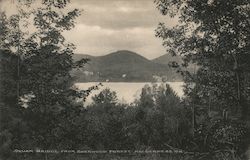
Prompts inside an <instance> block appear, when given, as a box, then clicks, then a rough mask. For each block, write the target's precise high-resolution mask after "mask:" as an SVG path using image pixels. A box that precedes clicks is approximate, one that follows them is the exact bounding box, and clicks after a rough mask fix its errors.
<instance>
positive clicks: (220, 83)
mask: <svg viewBox="0 0 250 160" xmlns="http://www.w3.org/2000/svg"><path fill="white" fill-rule="evenodd" d="M155 2H156V5H157V8H158V9H159V10H160V12H161V13H162V14H163V15H168V16H170V17H172V18H177V19H178V20H179V23H178V24H177V25H176V26H175V27H173V28H168V27H167V25H166V24H164V23H160V24H159V26H158V28H157V30H156V35H157V36H158V37H160V38H162V39H163V45H164V46H165V47H166V48H167V50H168V51H169V53H171V54H172V55H173V56H175V55H177V54H178V55H181V56H182V59H183V63H182V64H177V63H175V62H173V63H172V66H173V67H175V68H177V71H179V72H181V73H182V75H183V76H184V80H185V83H186V86H185V94H186V99H185V102H187V104H188V106H191V108H192V110H193V113H192V114H193V128H194V129H193V130H194V131H197V132H194V133H193V138H194V141H193V142H194V143H196V145H197V147H196V149H198V150H199V151H201V149H202V148H203V145H204V144H205V143H207V139H210V138H211V139H216V140H215V141H214V142H215V143H216V146H220V147H218V148H223V147H221V146H224V147H225V146H226V147H227V148H229V149H230V150H234V151H236V152H237V154H239V151H240V150H241V149H242V148H243V147H244V146H243V145H238V144H239V143H241V142H245V140H246V137H247V134H246V132H245V131H246V128H244V127H242V129H239V128H241V126H240V124H241V123H240V122H239V119H240V120H246V119H247V118H248V115H249V106H250V101H249V96H250V92H249V87H250V83H249V75H250V74H249V73H250V70H249V68H250V65H249V64H250V63H249V62H250V52H249V47H250V43H249V42H250V36H249V35H250V23H249V13H250V7H249V1H247V0H236V1H234V0H227V1H224V0H156V1H155ZM189 64H195V65H196V66H197V69H195V70H194V72H193V73H192V72H188V71H186V70H185V67H187V66H188V65H189ZM204 110H205V113H204ZM211 111H217V112H219V113H220V118H219V119H220V121H219V122H217V121H216V120H214V119H215V118H218V117H217V116H212V114H211ZM198 112H200V113H201V114H202V115H203V116H204V115H205V117H206V118H205V119H204V120H203V121H201V122H200V123H199V124H200V126H203V128H202V127H201V130H200V126H198V125H199V124H197V126H195V120H197V118H195V116H196V115H197V113H198ZM231 119H236V122H235V120H231ZM235 124H236V125H235ZM204 126H206V127H204ZM237 126H240V127H237ZM238 130H240V131H239V132H238ZM200 131H201V132H200ZM199 132H200V133H202V134H199ZM204 132H205V133H207V134H206V135H204V134H203V133H204ZM198 137H200V138H201V139H200V142H201V143H199V142H197V141H195V139H196V138H197V139H199V138H198ZM232 137H234V138H232ZM229 139H230V140H229ZM232 139H236V141H237V142H236V141H234V140H232ZM244 139H245V140H244ZM226 143H227V144H226ZM229 143H230V145H229ZM213 145H214V144H213ZM233 146H240V147H241V149H239V148H237V149H235V148H234V147H233ZM210 147H211V146H210ZM211 148H212V147H211ZM211 148H210V149H211ZM215 148H216V147H214V148H212V149H211V150H212V151H215V150H216V149H215ZM218 148H217V149H218ZM205 150H206V151H207V150H209V149H208V148H206V149H205ZM211 150H210V151H211ZM203 151H204V150H203ZM219 153H221V152H219ZM214 154H215V155H217V154H218V153H214ZM210 158H211V157H210Z"/></svg>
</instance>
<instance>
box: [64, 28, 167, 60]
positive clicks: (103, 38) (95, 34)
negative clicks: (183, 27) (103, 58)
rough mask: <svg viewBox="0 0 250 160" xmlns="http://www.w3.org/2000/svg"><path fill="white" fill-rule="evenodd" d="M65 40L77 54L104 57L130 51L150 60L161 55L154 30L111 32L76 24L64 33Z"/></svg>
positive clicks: (159, 42) (161, 51) (134, 29)
mask: <svg viewBox="0 0 250 160" xmlns="http://www.w3.org/2000/svg"><path fill="white" fill-rule="evenodd" d="M64 35H65V36H66V38H67V39H68V40H69V41H70V42H73V43H75V44H76V47H77V50H76V52H77V53H81V54H91V55H96V56H99V55H104V54H107V53H110V52H114V51H117V50H123V49H127V50H131V51H135V52H137V53H142V54H143V56H145V57H147V58H149V59H152V58H154V57H156V56H157V55H160V54H163V53H164V49H163V47H162V46H161V41H160V40H159V39H156V38H155V37H154V29H153V28H146V27H137V28H133V29H122V30H112V29H106V28H102V27H100V26H88V25H84V24H78V25H76V27H75V28H74V29H73V30H72V31H70V32H66V33H64Z"/></svg>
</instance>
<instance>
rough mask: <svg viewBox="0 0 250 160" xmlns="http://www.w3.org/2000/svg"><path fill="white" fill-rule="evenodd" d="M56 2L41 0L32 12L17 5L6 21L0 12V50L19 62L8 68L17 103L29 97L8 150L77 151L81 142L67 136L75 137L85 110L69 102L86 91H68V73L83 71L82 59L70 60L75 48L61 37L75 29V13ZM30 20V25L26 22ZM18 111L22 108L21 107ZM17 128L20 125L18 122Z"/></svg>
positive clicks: (78, 138) (70, 78)
mask: <svg viewBox="0 0 250 160" xmlns="http://www.w3.org/2000/svg"><path fill="white" fill-rule="evenodd" d="M57 2H60V1H59V0H58V1H56V0H55V1H50V0H44V1H42V4H41V5H40V6H39V7H38V8H36V9H31V10H29V9H28V8H26V5H32V1H30V2H29V1H28V2H27V3H26V2H25V4H24V5H23V4H22V2H20V6H19V7H18V14H16V15H12V16H10V17H7V16H6V15H5V14H4V13H3V14H1V18H0V22H1V33H3V34H1V36H0V40H1V41H0V45H1V46H0V48H1V49H5V50H7V51H8V52H11V53H13V54H15V56H16V57H17V61H18V62H17V63H16V65H13V67H14V66H16V71H15V72H17V74H16V75H15V76H16V79H15V80H14V81H15V83H14V84H16V85H17V87H16V90H17V91H16V94H15V97H16V99H17V100H18V101H20V99H21V98H23V97H25V96H26V97H27V96H28V98H29V101H28V102H27V104H26V105H27V106H26V107H27V108H25V109H24V108H22V112H21V114H22V116H21V122H22V123H24V124H25V127H23V128H22V127H21V129H19V130H12V131H13V133H15V134H18V135H15V136H12V138H11V142H13V143H12V144H11V149H14V148H23V147H24V148H35V147H37V148H42V149H56V148H65V147H66V148H76V147H77V146H78V145H81V144H80V142H82V141H83V140H82V137H81V136H75V137H72V136H69V135H70V133H71V132H74V133H78V134H80V128H79V124H81V123H80V122H79V119H78V118H79V114H80V113H82V112H84V111H82V109H81V108H80V107H81V106H76V105H74V103H73V101H74V99H75V98H78V97H82V96H85V95H87V94H88V92H89V91H86V92H87V93H86V92H85V91H80V92H78V91H75V90H73V89H72V88H71V87H72V83H73V78H72V77H71V75H70V71H71V70H72V69H73V68H76V67H82V66H83V64H84V63H85V62H86V60H85V59H82V60H80V61H78V62H73V60H72V54H73V52H74V48H75V47H74V45H73V44H71V43H67V42H66V40H65V38H64V37H63V35H62V32H63V31H67V30H70V29H71V28H72V27H74V23H75V21H74V20H75V18H76V17H77V16H79V15H80V11H79V10H77V9H75V10H73V11H70V12H68V13H66V14H65V13H64V12H61V11H60V9H63V8H64V7H66V1H64V2H65V3H64V2H63V1H62V4H58V3H57ZM18 5H19V3H18ZM31 19H32V22H33V24H34V25H33V24H32V23H30V24H31V25H30V24H27V23H26V22H28V21H30V20H31ZM2 24H4V25H2ZM23 25H25V26H23ZM29 27H31V28H34V27H35V31H34V32H31V33H30V32H26V31H27V30H28V29H29ZM27 28H28V29H27ZM13 74H15V73H13ZM6 84H7V83H4V85H6ZM16 102H17V101H16ZM18 107H19V108H21V106H20V104H19V105H18ZM72 119H74V120H72ZM63 122H64V123H63ZM18 125H19V126H18ZM17 126H18V127H20V126H21V125H20V123H19V124H17ZM7 127H9V128H10V126H7ZM18 127H16V128H15V129H18ZM48 131H50V132H48ZM63 139H65V141H62V140H63Z"/></svg>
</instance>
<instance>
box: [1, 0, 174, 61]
mask: <svg viewBox="0 0 250 160" xmlns="http://www.w3.org/2000/svg"><path fill="white" fill-rule="evenodd" d="M153 1H154V0H71V3H70V5H69V8H68V9H66V11H70V10H72V9H75V8H78V9H81V10H83V13H82V15H81V16H80V17H78V18H77V24H76V27H75V28H74V29H73V30H71V31H68V32H65V33H64V35H65V37H66V39H67V40H68V41H70V42H73V43H74V44H76V47H77V50H76V52H77V53H82V54H90V55H104V54H107V53H110V52H114V51H117V50H123V49H126V50H131V51H135V52H137V53H139V54H141V55H143V56H145V57H147V58H149V59H152V58H155V57H158V56H160V55H162V54H164V53H165V49H164V47H163V46H162V41H161V40H160V39H158V38H156V37H155V32H154V30H155V29H156V28H157V25H158V23H159V22H166V24H167V25H168V26H174V25H176V24H177V23H178V22H177V19H171V18H169V17H166V16H162V15H161V14H160V13H159V11H158V10H157V9H156V6H155V4H154V3H153ZM5 2H6V1H5ZM4 4H5V5H4ZM12 6H13V5H11V6H10V4H7V3H2V4H1V5H0V10H5V11H8V12H10V13H11V12H13V11H15V10H14V9H12V8H13V7H12ZM35 6H36V7H37V6H38V3H37V4H36V5H35ZM8 9H9V10H8Z"/></svg>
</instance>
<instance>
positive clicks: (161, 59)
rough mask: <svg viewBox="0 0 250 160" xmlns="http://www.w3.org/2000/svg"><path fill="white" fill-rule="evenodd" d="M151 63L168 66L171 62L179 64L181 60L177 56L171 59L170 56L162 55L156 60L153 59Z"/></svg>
mask: <svg viewBox="0 0 250 160" xmlns="http://www.w3.org/2000/svg"><path fill="white" fill-rule="evenodd" d="M152 61H153V62H155V63H158V64H165V65H168V64H169V63H170V62H171V61H175V62H178V63H181V62H182V59H181V57H179V56H174V57H173V56H171V55H170V54H164V55H162V56H160V57H157V58H155V59H153V60H152Z"/></svg>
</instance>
